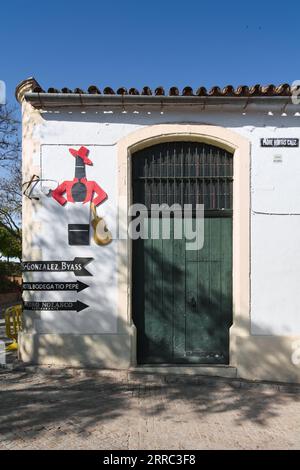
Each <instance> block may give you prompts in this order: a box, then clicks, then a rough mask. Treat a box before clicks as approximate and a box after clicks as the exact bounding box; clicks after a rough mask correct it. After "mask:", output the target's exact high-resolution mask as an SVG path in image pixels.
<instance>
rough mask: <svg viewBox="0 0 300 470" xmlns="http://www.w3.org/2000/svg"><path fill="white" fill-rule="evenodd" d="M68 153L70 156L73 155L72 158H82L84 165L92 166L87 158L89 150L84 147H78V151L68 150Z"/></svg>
mask: <svg viewBox="0 0 300 470" xmlns="http://www.w3.org/2000/svg"><path fill="white" fill-rule="evenodd" d="M69 152H70V153H71V155H73V157H80V158H82V160H83V162H84V163H85V165H92V164H93V162H92V160H90V159H89V158H88V157H87V156H88V154H89V149H87V148H86V147H80V149H79V150H75V149H69Z"/></svg>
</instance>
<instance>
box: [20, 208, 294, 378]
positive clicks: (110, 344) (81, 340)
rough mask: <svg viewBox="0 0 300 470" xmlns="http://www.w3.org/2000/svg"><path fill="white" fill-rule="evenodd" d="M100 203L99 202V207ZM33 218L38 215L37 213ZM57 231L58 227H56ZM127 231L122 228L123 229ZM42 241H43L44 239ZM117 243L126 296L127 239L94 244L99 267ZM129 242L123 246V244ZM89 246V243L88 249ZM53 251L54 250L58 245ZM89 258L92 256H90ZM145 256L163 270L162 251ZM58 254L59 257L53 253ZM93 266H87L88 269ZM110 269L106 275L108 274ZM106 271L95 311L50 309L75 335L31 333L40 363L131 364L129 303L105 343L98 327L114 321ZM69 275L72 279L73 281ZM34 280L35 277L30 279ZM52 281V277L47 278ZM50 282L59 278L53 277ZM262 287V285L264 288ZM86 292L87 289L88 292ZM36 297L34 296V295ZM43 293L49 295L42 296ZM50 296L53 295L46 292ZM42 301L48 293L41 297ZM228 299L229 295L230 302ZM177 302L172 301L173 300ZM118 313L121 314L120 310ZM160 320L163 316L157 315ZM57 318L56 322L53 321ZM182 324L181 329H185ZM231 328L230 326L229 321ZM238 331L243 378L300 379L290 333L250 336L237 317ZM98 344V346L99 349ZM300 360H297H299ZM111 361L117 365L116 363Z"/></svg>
mask: <svg viewBox="0 0 300 470" xmlns="http://www.w3.org/2000/svg"><path fill="white" fill-rule="evenodd" d="M26 204H31V209H32V210H33V212H34V211H35V210H36V209H37V208H38V207H39V205H40V204H41V202H39V201H26ZM100 207H101V206H100ZM53 208H54V209H53V210H55V209H56V206H55V204H54V205H53ZM59 217H60V219H59V220H58V221H57V224H58V226H61V227H62V231H61V232H57V233H60V234H61V235H60V236H62V237H65V236H66V230H67V224H66V220H65V218H64V216H63V211H61V212H60V216H59ZM33 218H34V217H33ZM52 229H53V230H56V228H55V227H54V228H53V227H52ZM123 229H124V227H123ZM33 230H34V225H33V226H32V227H26V229H25V230H24V236H25V240H24V244H25V245H27V246H31V241H32V236H33V235H32V233H31V232H32V231H33ZM34 236H36V237H37V238H36V243H34V244H33V246H32V248H33V249H35V248H39V247H40V245H39V243H43V248H44V249H48V250H52V252H53V243H52V240H53V238H51V237H48V238H47V237H44V236H43V237H42V239H40V242H39V239H38V237H39V234H35V235H34ZM41 240H42V242H41ZM57 243H59V237H58V238H57ZM117 243H118V244H119V245H120V246H119V256H120V257H121V263H120V264H119V265H118V266H117V265H116V266H115V267H116V269H117V277H118V282H119V286H120V288H121V290H123V291H125V295H126V293H127V271H128V259H127V254H126V249H125V247H126V241H118V242H117V241H116V240H115V241H113V242H112V244H111V245H109V246H107V247H99V246H96V245H95V246H93V249H94V250H97V251H98V250H99V251H100V252H101V262H100V261H99V262H100V265H101V267H103V266H109V265H110V264H111V262H112V255H111V251H110V250H111V249H112V248H113V246H114V245H116V244H117ZM124 245H125V246H124ZM86 248H87V249H90V247H86ZM30 252H31V251H30V249H29V248H28V251H26V253H27V256H29V253H30ZM54 252H55V249H54ZM86 256H88V254H86ZM146 256H151V257H152V259H151V263H152V266H153V269H154V271H157V272H159V270H160V269H161V256H162V255H161V251H159V252H158V251H155V250H152V251H151V253H146ZM53 258H55V256H53ZM87 268H88V269H89V266H88V267H87ZM164 269H165V271H166V272H172V271H173V276H176V277H177V279H178V280H179V282H180V280H181V274H182V273H181V272H178V263H177V265H176V267H175V268H174V266H173V264H172V263H170V262H168V261H167V260H166V259H164ZM107 273H108V274H107ZM107 273H105V275H107V276H108V277H107V282H106V288H105V289H102V290H100V289H99V290H97V291H96V292H97V296H98V297H97V311H94V312H93V311H91V309H85V310H83V311H81V312H75V311H74V312H68V316H67V317H66V316H64V313H65V312H52V316H53V317H54V318H55V322H56V324H57V325H59V327H60V330H61V331H64V332H66V333H67V332H68V329H69V328H70V325H71V327H72V334H70V335H68V334H61V335H59V336H57V335H56V336H54V335H53V337H52V336H51V334H47V333H51V326H48V330H47V329H45V330H40V333H42V334H39V336H38V337H37V336H33V338H34V343H33V345H32V349H33V351H32V353H33V354H32V356H33V357H34V358H35V362H37V363H40V364H43V363H44V364H45V363H48V364H49V363H55V362H56V363H58V361H57V358H59V363H60V364H64V358H68V361H65V362H68V363H69V364H71V365H72V366H75V367H80V366H82V365H88V366H90V367H96V368H103V367H107V365H106V363H107V361H106V358H109V363H110V367H115V368H126V367H127V366H128V363H130V359H131V348H132V345H131V338H132V336H131V331H130V328H131V325H130V324H129V321H128V323H127V321H126V319H127V311H125V309H126V305H125V304H124V305H119V308H120V309H123V311H122V312H121V313H122V315H119V318H118V324H117V333H118V334H117V335H116V334H111V335H109V334H107V335H105V336H106V337H107V340H106V341H105V342H103V341H102V338H101V335H99V334H97V333H99V332H98V331H97V328H96V327H97V324H98V322H100V323H101V324H102V326H103V328H104V329H107V330H108V329H109V327H110V320H109V317H108V316H107V314H108V306H109V303H110V301H111V297H110V292H109V286H110V285H111V284H112V283H113V282H114V276H115V274H114V272H113V270H110V271H109V270H108V271H107ZM66 274H67V276H68V277H66V280H75V279H76V278H75V276H74V275H73V274H70V273H69V274H68V273H66ZM70 276H72V278H71V279H70ZM30 280H32V279H30ZM45 280H50V279H45ZM52 280H57V279H56V278H55V274H54V278H53V279H52ZM80 280H82V281H83V282H87V283H88V278H85V277H84V278H81V279H80ZM154 287H155V286H152V287H150V289H148V294H147V295H148V296H150V298H151V299H153V302H154V305H155V309H156V310H155V315H156V316H157V317H160V321H161V323H162V324H165V323H168V322H169V310H170V309H169V308H168V306H169V307H170V308H173V309H174V308H176V303H175V304H174V303H172V305H169V304H168V302H169V301H167V303H166V302H165V303H163V302H161V303H158V302H157V292H156V290H155V289H154V290H153V288H154ZM261 287H262V289H263V288H264V286H261ZM172 289H173V286H172V285H171V284H170V285H166V291H167V292H168V291H169V292H170V291H172ZM202 290H203V289H202V284H201V281H199V284H198V291H202ZM84 292H85V291H83V293H84ZM35 295H36V294H35ZM42 295H43V296H44V295H45V296H46V294H42ZM46 298H49V297H48V296H47V297H46ZM75 298H79V299H81V300H82V301H85V299H84V298H81V297H80V296H79V295H78V296H77V295H76V296H75ZM43 299H44V297H43ZM225 301H226V303H228V299H227V300H226V299H225ZM172 302H174V300H172ZM219 303H220V293H219V292H217V291H216V292H211V293H210V296H209V297H207V299H203V304H204V305H205V306H206V310H207V311H209V310H210V308H211V309H212V310H216V311H218V308H219ZM118 313H120V312H118ZM40 316H41V314H40V313H39V312H26V317H25V320H26V331H27V332H28V333H31V332H34V331H35V330H36V325H38V321H39V319H40ZM78 318H79V319H80V321H81V324H80V325H81V326H82V324H85V325H88V327H87V330H86V334H80V330H76V328H77V327H78ZM158 320H159V319H158ZM55 322H52V324H54V325H55ZM182 325H183V323H181V326H178V328H179V330H180V328H183V326H182ZM218 326H219V317H218V315H216V316H215V317H214V318H213V319H212V318H211V319H208V331H209V332H210V334H211V335H214V334H215V332H217V334H222V333H218V332H219V328H218ZM228 326H229V325H228ZM239 329H240V333H239V336H238V337H237V338H236V345H235V348H236V350H237V351H238V355H237V356H238V363H237V364H233V365H235V366H237V367H238V371H239V374H240V376H241V377H245V378H257V379H265V380H278V381H282V380H286V381H290V382H297V381H299V377H300V364H299V365H295V363H293V361H292V357H293V356H294V357H295V355H296V354H297V352H295V350H294V349H293V348H292V344H293V339H292V338H289V337H274V336H273V337H272V336H271V332H270V336H266V335H261V336H255V337H251V336H250V337H249V336H247V335H248V324H246V323H245V324H243V323H241V320H239ZM179 333H181V334H182V336H184V334H185V331H183V330H181V331H179ZM151 341H152V338H149V343H151ZM160 341H161V339H159V340H158V343H157V344H152V345H151V350H152V351H153V350H155V348H157V349H160V348H161V343H160ZM95 345H96V347H95ZM27 347H28V345H26V343H25V344H24V352H25V353H28V354H29V355H30V354H31V352H30V351H28V350H27V351H26V348H27ZM296 359H297V358H296ZM298 359H299V361H300V354H299V355H298ZM112 364H115V366H114V365H113V366H112Z"/></svg>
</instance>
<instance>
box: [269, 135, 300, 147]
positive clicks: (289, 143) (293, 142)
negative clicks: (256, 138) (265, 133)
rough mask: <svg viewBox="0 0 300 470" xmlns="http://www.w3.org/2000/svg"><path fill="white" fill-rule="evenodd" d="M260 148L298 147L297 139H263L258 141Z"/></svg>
mask: <svg viewBox="0 0 300 470" xmlns="http://www.w3.org/2000/svg"><path fill="white" fill-rule="evenodd" d="M260 146H261V147H299V139H294V138H290V139H287V138H281V137H276V138H269V137H265V138H263V139H260Z"/></svg>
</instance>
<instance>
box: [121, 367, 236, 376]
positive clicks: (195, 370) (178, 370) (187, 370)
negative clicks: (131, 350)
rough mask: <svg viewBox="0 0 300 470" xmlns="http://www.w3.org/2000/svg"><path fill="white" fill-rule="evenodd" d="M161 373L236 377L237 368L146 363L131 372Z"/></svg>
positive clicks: (133, 368) (130, 370)
mask: <svg viewBox="0 0 300 470" xmlns="http://www.w3.org/2000/svg"><path fill="white" fill-rule="evenodd" d="M131 372H133V373H142V374H151V375H152V374H159V375H161V374H162V375H181V376H190V377H193V376H210V377H224V378H236V377H237V369H236V367H232V366H223V365H214V366H185V365H182V366H181V365H170V366H169V365H149V366H148V365H147V366H146V365H145V366H137V367H131V368H130V369H129V373H131Z"/></svg>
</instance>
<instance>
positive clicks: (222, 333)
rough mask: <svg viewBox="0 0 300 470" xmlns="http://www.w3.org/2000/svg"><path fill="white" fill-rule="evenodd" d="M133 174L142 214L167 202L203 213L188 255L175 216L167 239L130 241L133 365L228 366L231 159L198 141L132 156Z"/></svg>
mask: <svg viewBox="0 0 300 470" xmlns="http://www.w3.org/2000/svg"><path fill="white" fill-rule="evenodd" d="M132 176H133V201H134V202H135V203H143V204H144V205H145V206H146V207H147V209H150V206H151V204H164V203H167V204H169V205H172V204H174V203H179V204H181V206H183V204H186V203H191V204H192V206H193V207H194V205H195V204H199V203H200V204H204V208H205V219H204V246H203V248H202V249H200V250H195V251H189V250H186V240H185V238H184V237H183V238H182V239H177V238H175V237H174V220H175V219H174V218H173V219H172V218H171V230H170V237H169V239H163V238H162V236H160V237H159V238H158V239H152V238H151V237H150V236H149V237H148V238H147V239H144V240H143V239H138V240H135V241H133V244H132V246H133V249H132V266H133V272H132V311H133V320H134V323H135V325H136V328H137V360H138V363H140V364H180V363H190V364H197V363H198V364H227V363H228V362H229V328H230V326H231V324H232V155H231V154H229V153H228V152H226V151H225V150H222V149H219V148H217V147H213V146H210V145H207V144H199V143H195V142H176V143H167V144H162V145H155V146H153V147H149V148H147V149H145V150H142V151H140V152H137V153H136V154H135V155H134V156H133V171H132ZM151 220H153V219H151V218H150V220H149V222H150V221H151ZM159 220H160V222H159V224H160V225H161V224H162V219H159ZM182 223H183V222H182ZM160 228H161V227H160ZM160 233H161V231H160ZM148 235H150V227H149V232H148Z"/></svg>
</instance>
